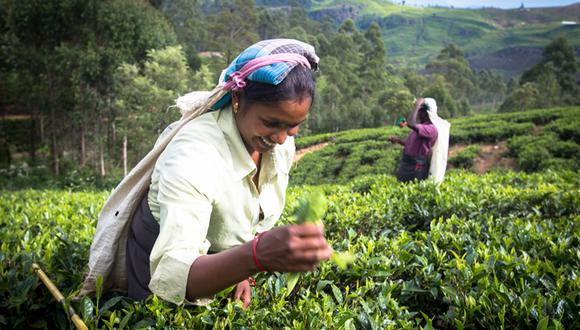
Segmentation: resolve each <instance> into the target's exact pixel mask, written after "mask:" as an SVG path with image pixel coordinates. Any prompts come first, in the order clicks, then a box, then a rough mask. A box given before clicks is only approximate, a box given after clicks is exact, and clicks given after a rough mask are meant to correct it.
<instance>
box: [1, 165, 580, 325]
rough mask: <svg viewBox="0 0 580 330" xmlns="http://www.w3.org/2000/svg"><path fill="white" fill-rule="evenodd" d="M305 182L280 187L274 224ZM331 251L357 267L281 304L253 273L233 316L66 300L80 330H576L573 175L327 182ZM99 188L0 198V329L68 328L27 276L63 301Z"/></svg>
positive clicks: (578, 195)
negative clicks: (281, 199) (83, 328)
mask: <svg viewBox="0 0 580 330" xmlns="http://www.w3.org/2000/svg"><path fill="white" fill-rule="evenodd" d="M309 189H310V187H309V186H300V187H294V188H291V189H290V190H289V193H288V202H287V207H286V209H285V212H284V215H283V217H282V223H285V222H286V221H289V219H290V217H289V216H290V214H292V212H293V210H294V208H295V207H296V205H297V200H298V197H299V196H300V195H301V194H302V193H303V192H304V190H309ZM322 189H324V191H325V193H326V195H327V198H328V200H329V209H328V212H327V213H326V215H325V217H324V219H323V221H324V223H325V226H326V227H325V229H326V232H327V237H328V240H329V243H330V244H331V245H332V246H333V247H334V248H335V250H337V251H349V252H351V253H353V254H354V255H355V256H356V261H355V263H354V264H352V265H351V266H350V267H349V268H347V269H346V270H340V269H339V268H337V267H336V266H335V265H334V264H332V263H323V264H322V265H321V266H320V267H319V268H318V269H317V270H316V271H314V272H311V273H306V274H304V275H303V276H301V277H300V280H299V282H298V285H297V286H296V288H295V289H294V292H293V293H292V294H291V295H290V296H288V297H285V295H286V292H285V291H286V278H287V275H286V274H278V273H273V274H259V275H257V276H256V277H255V278H256V280H257V286H256V287H255V288H253V298H252V304H251V306H250V308H249V309H248V310H243V309H241V307H240V304H239V303H234V302H230V301H229V300H228V299H227V297H226V296H224V295H218V297H217V298H216V299H215V300H214V302H212V303H211V304H210V305H209V306H206V307H186V306H174V305H171V304H169V303H165V302H162V301H158V300H157V299H155V298H154V297H153V298H150V299H149V300H148V301H146V302H135V301H132V300H130V299H128V298H126V297H122V296H119V295H116V294H113V293H106V294H99V295H97V296H96V297H93V298H85V299H83V300H81V301H80V302H72V303H71V304H72V306H73V307H75V309H76V310H77V311H78V312H79V313H80V315H81V316H82V318H83V319H84V321H85V322H86V323H87V325H88V326H89V327H90V328H94V329H97V328H98V329H112V328H131V329H137V328H143V327H150V328H156V329H163V328H166V329H176V328H190V329H191V328H194V329H198V328H199V329H202V328H217V329H222V328H240V329H249V328H252V329H255V328H263V327H271V328H287V329H415V328H421V327H423V328H426V329H427V328H432V327H439V328H456V329H465V328H482V329H484V328H485V329H488V328H520V329H522V328H547V327H548V326H549V327H553V328H556V329H573V328H578V326H580V321H579V320H580V318H579V312H580V308H579V307H578V306H579V304H580V281H579V280H578V279H579V277H578V274H577V273H578V269H580V250H579V243H580V242H579V240H580V237H579V236H578V233H579V232H580V221H579V220H580V176H579V175H578V172H571V171H564V172H552V171H546V172H544V173H533V174H526V173H523V172H522V173H513V172H505V173H489V174H486V175H483V176H478V175H475V174H471V173H468V172H465V171H454V172H453V173H450V174H449V175H448V177H447V178H446V180H445V181H444V182H443V183H442V184H441V185H440V186H437V185H434V184H432V183H430V182H428V181H426V182H421V183H410V184H399V183H397V182H396V179H395V178H394V177H392V176H388V175H379V176H365V177H360V178H358V179H355V180H353V182H352V183H349V184H344V185H336V184H335V185H324V186H322ZM106 197H107V193H105V192H70V191H57V190H47V191H39V190H27V191H17V192H0V228H1V234H0V235H1V236H0V239H1V242H2V243H1V245H0V288H1V290H0V326H1V327H2V328H11V329H28V328H71V325H70V324H69V323H68V322H67V320H66V315H65V313H64V311H63V310H62V308H61V307H60V306H59V305H58V304H57V303H56V302H55V301H53V299H52V297H51V296H50V294H49V292H48V290H46V289H45V288H44V286H43V285H42V284H41V282H40V281H39V280H38V279H37V278H36V275H35V274H34V273H33V272H32V270H31V267H30V265H31V263H32V262H33V261H34V262H37V263H39V264H40V265H41V266H42V267H43V268H44V269H45V270H46V272H47V273H48V274H49V276H51V278H52V279H53V281H54V282H55V283H56V284H57V285H58V287H59V288H60V289H61V291H62V292H63V293H64V294H65V296H68V297H69V299H70V298H71V297H72V296H74V295H75V294H76V292H77V290H78V289H79V287H80V284H81V280H82V274H83V272H84V270H85V267H86V263H87V258H88V255H87V254H88V249H89V246H90V243H91V239H92V235H93V233H94V229H95V225H96V218H97V214H98V210H99V208H100V206H101V205H102V204H103V203H104V201H105V199H106Z"/></svg>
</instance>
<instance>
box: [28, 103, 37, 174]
mask: <svg viewBox="0 0 580 330" xmlns="http://www.w3.org/2000/svg"><path fill="white" fill-rule="evenodd" d="M34 113H35V111H34V110H33V112H32V114H31V116H30V121H31V122H30V151H29V154H30V164H32V165H33V166H34V165H36V116H35V115H34Z"/></svg>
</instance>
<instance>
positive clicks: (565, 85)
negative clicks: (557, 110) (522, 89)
mask: <svg viewBox="0 0 580 330" xmlns="http://www.w3.org/2000/svg"><path fill="white" fill-rule="evenodd" d="M547 65H552V69H553V71H554V73H555V75H556V79H557V80H558V84H559V85H560V95H559V97H560V98H561V100H562V103H564V104H574V103H575V102H577V100H578V86H577V84H576V72H577V70H578V66H577V64H576V57H575V55H574V50H573V49H572V47H571V46H570V45H569V44H568V41H567V40H566V38H563V37H559V38H556V39H554V40H553V41H552V42H551V43H550V44H549V45H548V46H546V48H544V51H543V52H542V59H541V60H540V62H539V63H537V64H536V65H534V66H533V67H531V68H530V69H529V70H527V71H525V72H524V73H523V74H522V78H521V79H520V84H521V85H523V84H525V83H528V82H535V81H537V80H538V77H539V76H541V75H543V74H545V73H546V69H545V66H547Z"/></svg>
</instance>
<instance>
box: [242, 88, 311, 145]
mask: <svg viewBox="0 0 580 330" xmlns="http://www.w3.org/2000/svg"><path fill="white" fill-rule="evenodd" d="M233 101H234V103H235V102H239V107H238V112H237V113H236V114H235V117H236V124H237V126H238V130H239V132H240V135H241V137H242V140H243V141H244V144H245V145H246V149H247V150H248V152H249V153H253V152H255V151H256V152H259V153H263V152H267V151H269V150H272V148H274V147H275V146H276V145H277V144H283V143H284V141H286V138H287V137H288V136H294V135H296V134H297V133H298V125H300V124H301V123H302V122H304V121H305V120H306V117H307V115H308V111H309V110H310V105H311V103H312V102H311V99H310V98H309V97H305V98H303V99H302V100H290V101H280V102H262V103H260V102H256V103H251V104H248V103H246V102H244V99H243V97H241V98H240V97H237V95H234V99H233Z"/></svg>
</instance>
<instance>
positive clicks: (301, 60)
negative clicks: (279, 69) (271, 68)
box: [224, 53, 310, 91]
mask: <svg viewBox="0 0 580 330" xmlns="http://www.w3.org/2000/svg"><path fill="white" fill-rule="evenodd" d="M279 62H290V63H296V64H302V65H304V66H305V67H307V68H309V69H310V62H308V59H306V57H304V56H302V55H300V54H291V53H287V54H284V53H283V54H271V55H264V56H261V57H258V58H255V59H253V60H251V61H248V63H246V64H244V66H243V67H242V68H241V69H240V70H238V71H236V72H234V73H232V74H231V75H230V81H228V82H227V83H226V84H225V85H224V89H225V90H234V91H237V90H240V89H242V88H244V87H245V86H246V82H245V81H244V79H246V77H247V76H249V75H250V74H251V73H252V72H254V71H256V70H257V69H259V68H261V67H263V66H266V65H270V64H274V63H279Z"/></svg>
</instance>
